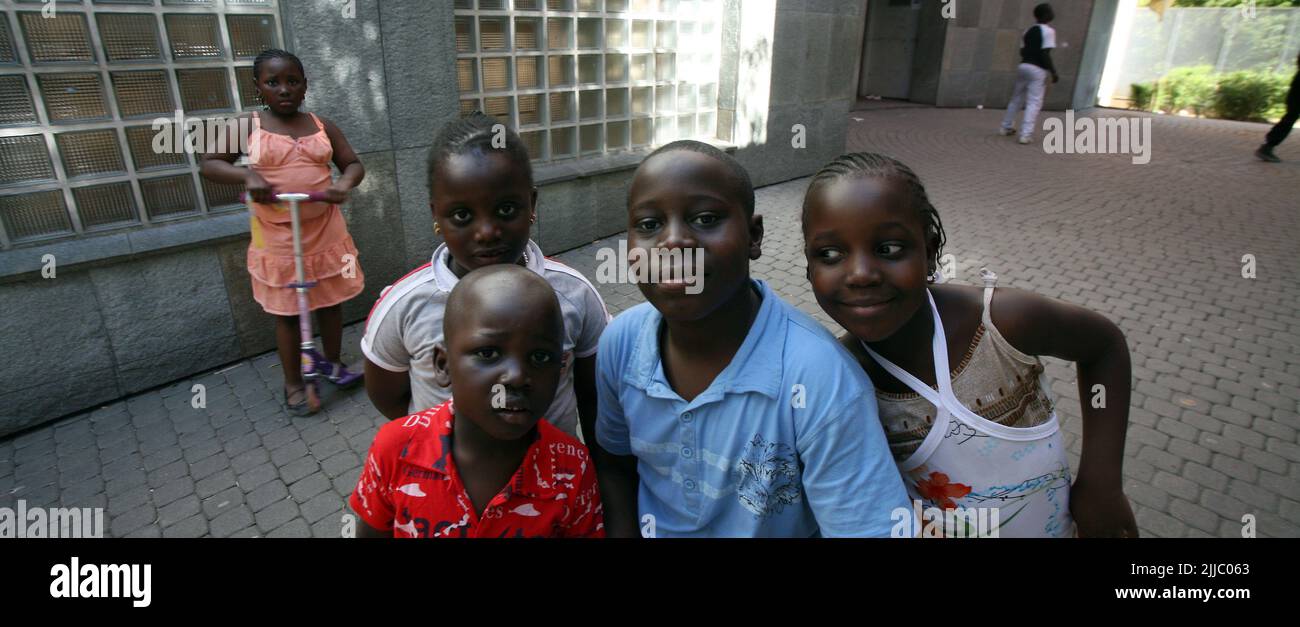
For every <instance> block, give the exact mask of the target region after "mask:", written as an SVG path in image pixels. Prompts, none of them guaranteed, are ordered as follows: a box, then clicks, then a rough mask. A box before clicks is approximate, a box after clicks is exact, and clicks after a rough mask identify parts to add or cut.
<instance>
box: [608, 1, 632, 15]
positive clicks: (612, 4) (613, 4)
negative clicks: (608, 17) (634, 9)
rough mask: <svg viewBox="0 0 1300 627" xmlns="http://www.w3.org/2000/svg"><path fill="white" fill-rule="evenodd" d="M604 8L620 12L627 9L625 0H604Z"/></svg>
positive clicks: (612, 11)
mask: <svg viewBox="0 0 1300 627" xmlns="http://www.w3.org/2000/svg"><path fill="white" fill-rule="evenodd" d="M605 10H606V11H609V12H610V13H621V12H623V11H626V10H627V0H605Z"/></svg>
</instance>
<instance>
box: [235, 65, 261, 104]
mask: <svg viewBox="0 0 1300 627" xmlns="http://www.w3.org/2000/svg"><path fill="white" fill-rule="evenodd" d="M254 83H255V81H254V80H253V68H252V66H244V67H237V68H235V85H236V86H237V87H238V88H239V106H240V107H243V108H244V110H245V111H247V110H249V109H258V108H260V107H261V106H262V101H261V100H260V94H258V93H257V87H255V86H254Z"/></svg>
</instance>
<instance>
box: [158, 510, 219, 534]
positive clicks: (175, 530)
mask: <svg viewBox="0 0 1300 627" xmlns="http://www.w3.org/2000/svg"><path fill="white" fill-rule="evenodd" d="M207 533H208V519H207V518H204V517H203V514H195V515H193V516H190V517H189V518H186V519H185V520H182V521H180V522H178V523H176V524H174V525H171V526H170V527H163V530H162V534H163V537H164V538H202V537H203V536H205V535H207Z"/></svg>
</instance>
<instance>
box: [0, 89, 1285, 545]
mask: <svg viewBox="0 0 1300 627" xmlns="http://www.w3.org/2000/svg"><path fill="white" fill-rule="evenodd" d="M1094 114H1095V115H1101V114H1105V115H1123V114H1121V113H1118V112H1104V111H1098V112H1094ZM850 117H851V119H850V122H849V128H850V136H849V139H848V142H849V147H850V148H851V149H855V150H874V151H879V152H885V153H888V154H891V155H894V156H896V157H898V158H900V159H902V160H903V161H904V162H906V163H908V164H909V165H911V166H912V167H913V168H914V169H915V170H917V172H918V173H919V174H920V175H921V177H922V179H923V181H924V182H925V183H926V186H927V188H928V191H929V192H930V196H931V199H932V201H933V202H934V204H935V205H936V207H938V209H939V211H940V214H941V216H942V217H943V220H944V224H945V226H946V228H947V232H948V236H949V246H948V249H947V252H950V253H952V254H953V255H955V257H956V259H957V262H958V267H959V273H958V275H959V276H958V278H959V280H962V281H967V282H974V280H975V278H976V275H977V273H978V270H979V268H980V267H981V266H984V265H987V266H989V267H990V268H992V269H993V270H995V271H996V272H998V274H999V275H1001V276H1002V283H1001V284H1003V285H1011V286H1016V287H1022V288H1026V289H1031V290H1034V291H1037V292H1040V293H1043V294H1046V295H1048V296H1052V297H1056V298H1062V299H1065V300H1068V301H1071V302H1075V303H1079V304H1082V305H1085V306H1088V307H1091V308H1094V309H1097V310H1098V311H1101V312H1103V313H1105V314H1106V315H1107V316H1110V317H1111V318H1112V319H1113V320H1116V321H1117V322H1118V323H1119V324H1120V325H1121V327H1122V328H1123V329H1124V332H1125V333H1126V334H1127V336H1128V339H1129V345H1130V347H1131V348H1132V350H1133V365H1134V377H1135V388H1134V394H1133V410H1132V414H1131V426H1130V429H1129V438H1128V440H1129V441H1128V449H1127V457H1126V460H1125V469H1124V471H1125V477H1126V482H1125V483H1126V485H1125V488H1126V490H1127V493H1128V495H1129V497H1130V498H1131V499H1132V501H1133V503H1134V507H1135V510H1136V513H1137V517H1138V524H1139V526H1140V527H1141V529H1142V532H1143V533H1144V534H1145V535H1150V536H1166V537H1168V536H1173V537H1181V536H1223V537H1238V536H1240V534H1241V520H1242V516H1243V515H1244V514H1252V515H1254V516H1255V517H1256V520H1257V522H1258V532H1259V534H1260V535H1261V536H1292V537H1294V536H1300V439H1298V438H1297V430H1298V429H1300V314H1298V313H1297V305H1298V304H1300V279H1297V278H1296V276H1295V274H1294V273H1295V270H1296V268H1297V260H1298V259H1300V241H1298V240H1297V234H1300V228H1298V227H1300V224H1298V223H1300V218H1298V217H1297V216H1298V215H1300V200H1297V197H1296V191H1297V190H1300V144H1296V145H1291V144H1284V145H1283V146H1282V148H1281V149H1280V150H1279V154H1280V156H1282V157H1283V158H1284V159H1287V162H1284V163H1281V164H1264V163H1261V162H1258V161H1255V160H1254V159H1253V158H1252V157H1251V151H1252V150H1254V148H1255V146H1256V145H1258V144H1259V142H1260V141H1261V138H1262V136H1263V133H1264V132H1265V131H1266V130H1267V129H1266V127H1265V126H1263V125H1258V124H1244V123H1236V122H1224V121H1206V120H1188V119H1180V118H1156V119H1155V120H1154V150H1153V157H1152V161H1151V163H1150V164H1149V165H1145V166H1138V165H1132V164H1131V162H1130V159H1129V157H1128V156H1123V155H1045V154H1044V153H1043V152H1042V150H1041V148H1040V147H1038V146H1020V145H1018V144H1016V143H1015V141H1014V138H1006V137H1000V136H997V135H996V134H995V131H996V128H997V124H998V121H999V119H1000V117H1001V112H999V111H992V110H989V111H980V110H953V109H932V108H924V107H915V108H899V109H882V110H875V111H870V112H866V111H863V112H855V113H851V114H850ZM806 184H807V179H801V180H797V181H791V182H788V183H783V184H780V185H774V186H770V187H767V188H764V189H762V190H759V192H758V207H759V212H760V213H761V214H763V216H764V221H765V225H766V230H767V237H766V241H765V242H764V246H763V251H764V254H763V257H762V259H760V260H759V261H758V262H756V263H755V264H754V274H755V275H756V276H758V277H760V278H763V279H765V280H767V281H769V282H770V283H771V284H772V286H773V287H774V288H775V289H776V290H777V291H778V292H780V293H781V294H782V295H783V296H784V297H785V298H787V299H789V300H790V301H791V302H794V303H797V304H798V305H799V307H800V308H802V309H803V310H804V311H807V312H809V313H811V314H813V315H815V316H816V317H817V318H818V319H819V320H821V321H822V322H823V323H825V324H827V325H828V326H829V327H831V328H832V329H834V330H835V331H836V332H837V333H838V332H839V329H838V328H837V327H835V325H834V324H833V323H832V322H831V321H830V320H829V319H828V318H827V317H826V316H825V315H824V314H822V313H821V311H820V310H819V309H818V308H817V305H816V302H815V301H814V300H813V298H812V296H811V293H810V292H809V290H808V287H807V281H806V279H805V278H804V260H803V254H802V239H801V237H800V234H799V225H798V213H797V208H798V206H799V203H800V200H801V198H802V195H803V190H804V187H805V185H806ZM612 241H614V240H607V241H603V242H597V243H596V244H593V245H592V246H588V247H584V248H582V249H578V250H574V251H570V252H568V253H565V254H563V255H559V257H558V258H559V259H560V260H561V261H563V262H565V263H567V264H569V265H572V266H574V267H576V268H578V269H580V270H582V271H583V272H585V273H586V274H587V276H589V277H591V276H594V271H595V249H596V247H597V246H600V245H609V244H610V243H611V242H612ZM1246 254H1250V255H1254V257H1255V259H1256V262H1257V272H1258V278H1256V279H1254V280H1250V279H1243V278H1242V277H1241V267H1242V261H1241V260H1242V256H1243V255H1246ZM598 287H599V289H600V290H601V293H602V294H603V295H604V297H605V299H606V302H607V304H608V305H609V308H610V310H611V312H615V313H616V312H619V311H622V310H624V309H626V308H627V307H629V306H631V305H633V304H635V303H637V302H640V301H641V297H640V293H639V292H637V291H636V289H635V287H634V286H631V285H599V286H598ZM268 324H269V322H268ZM359 332H360V326H359V325H353V326H350V327H348V328H347V329H346V331H345V337H344V341H345V344H344V345H345V346H348V347H352V349H351V350H347V351H345V356H346V357H347V358H349V359H351V360H356V359H359V358H360V352H359V349H357V348H356V346H357V341H358V338H359ZM1048 374H1049V376H1050V377H1051V379H1052V381H1053V385H1052V387H1053V390H1054V391H1055V393H1056V395H1057V397H1058V400H1059V406H1060V411H1061V416H1062V419H1063V420H1064V423H1065V429H1066V432H1067V436H1066V437H1067V440H1068V442H1069V444H1070V449H1071V451H1072V455H1073V458H1072V460H1071V461H1072V464H1074V465H1075V466H1077V459H1078V458H1077V455H1078V451H1079V446H1080V438H1079V434H1080V432H1081V431H1080V419H1079V410H1078V392H1077V390H1076V388H1075V385H1074V371H1073V367H1072V366H1068V365H1066V364H1063V363H1062V362H1058V361H1055V360H1048ZM195 384H202V385H204V386H205V389H206V395H207V407H206V408H205V409H194V408H193V407H191V404H190V403H191V398H192V396H193V394H192V393H191V389H192V386H193V385H195ZM280 389H281V377H280V372H279V365H278V363H277V360H276V358H275V355H274V354H267V355H263V356H260V357H258V358H255V359H252V360H248V361H245V362H241V363H239V364H236V365H233V366H230V367H227V368H225V369H222V370H220V371H217V372H212V373H209V374H205V375H202V376H197V377H194V378H192V379H189V380H185V381H181V382H178V383H175V384H173V385H170V386H167V387H165V388H162V389H158V390H154V391H151V392H147V393H143V394H140V395H137V396H133V397H131V398H129V399H126V400H124V401H120V402H116V403H112V404H109V405H107V406H105V407H102V408H100V409H97V410H94V411H91V412H86V413H83V414H79V415H76V416H71V417H68V418H66V419H63V420H61V421H58V422H57V423H54V424H51V425H46V426H44V427H41V428H38V429H36V430H32V431H29V432H27V433H24V434H22V435H19V436H17V437H12V438H9V439H6V440H2V441H0V506H12V504H13V502H14V501H16V500H17V499H25V500H26V501H27V503H28V505H29V506H41V505H44V506H52V505H55V504H59V505H62V506H65V507H105V508H106V514H107V516H106V518H107V519H108V520H109V521H110V523H109V529H108V530H107V531H108V533H109V535H112V536H130V537H137V536H169V537H170V536H176V537H181V536H218V537H224V536H241V537H242V536H315V537H337V536H338V534H339V528H340V522H341V517H342V514H343V512H344V507H345V506H344V503H345V500H344V499H345V496H346V495H347V494H348V493H349V492H350V491H351V489H352V486H353V484H354V483H355V481H356V477H357V474H358V473H359V471H360V464H361V456H362V455H363V454H364V452H365V451H366V449H367V447H368V445H369V443H370V439H371V437H372V436H373V434H374V430H375V428H376V427H377V426H378V425H379V424H381V423H382V419H381V418H380V417H378V413H377V412H375V411H374V410H373V408H371V406H370V404H369V401H368V400H367V399H366V396H365V392H364V391H363V390H360V389H357V390H354V391H351V392H347V393H340V394H335V395H333V397H332V398H330V399H328V401H327V406H326V409H325V410H324V411H322V412H321V413H320V414H318V415H316V416H312V417H305V418H290V417H288V416H287V415H286V414H285V413H284V412H283V411H282V410H281V407H280V398H279V395H280Z"/></svg>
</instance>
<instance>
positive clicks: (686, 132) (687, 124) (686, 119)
mask: <svg viewBox="0 0 1300 627" xmlns="http://www.w3.org/2000/svg"><path fill="white" fill-rule="evenodd" d="M677 136H678V137H681V138H689V137H695V116H694V115H681V116H678V117H677Z"/></svg>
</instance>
